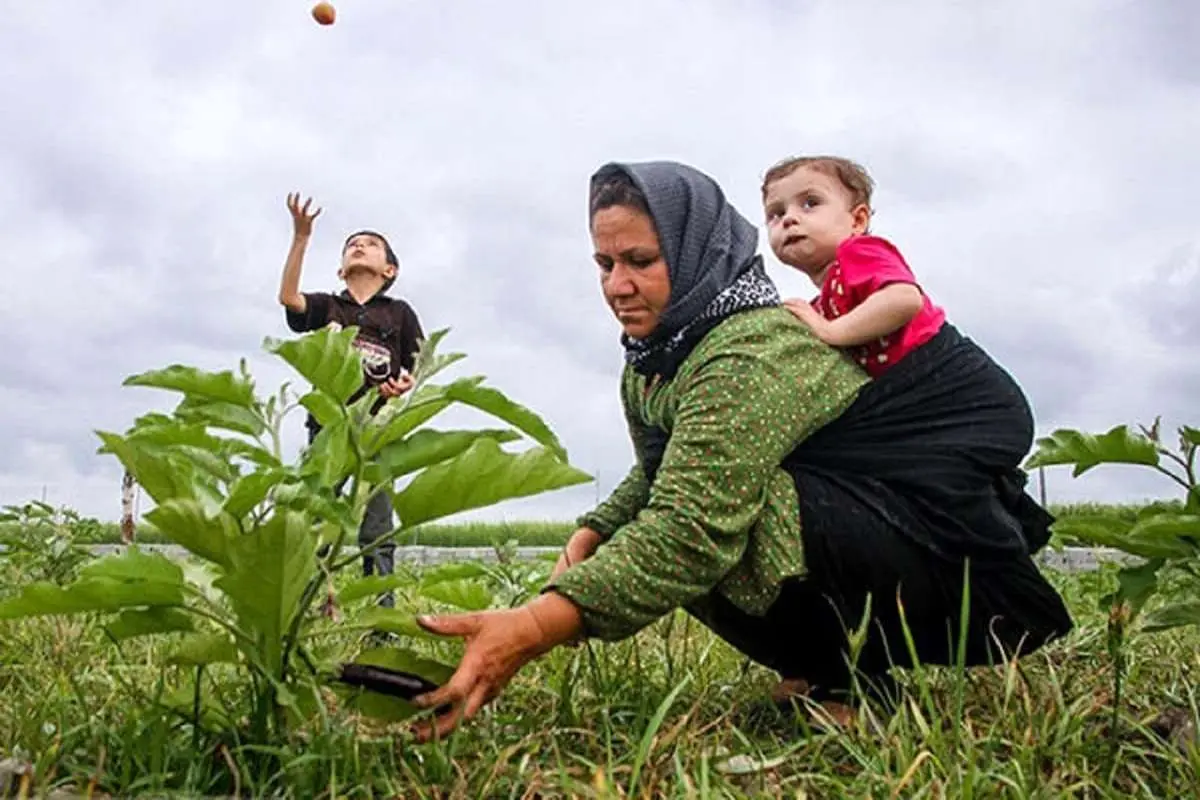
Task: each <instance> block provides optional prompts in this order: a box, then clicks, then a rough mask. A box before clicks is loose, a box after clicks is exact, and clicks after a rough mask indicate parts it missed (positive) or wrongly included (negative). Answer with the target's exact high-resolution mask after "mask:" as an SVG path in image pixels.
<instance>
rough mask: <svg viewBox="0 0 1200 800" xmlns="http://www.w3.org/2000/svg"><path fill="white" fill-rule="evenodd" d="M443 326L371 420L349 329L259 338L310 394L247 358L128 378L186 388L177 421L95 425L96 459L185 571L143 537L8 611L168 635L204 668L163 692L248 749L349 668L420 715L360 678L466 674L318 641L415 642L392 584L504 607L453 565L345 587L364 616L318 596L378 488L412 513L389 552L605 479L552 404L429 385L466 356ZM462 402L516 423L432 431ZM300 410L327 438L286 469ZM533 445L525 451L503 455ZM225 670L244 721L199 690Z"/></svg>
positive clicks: (128, 633)
mask: <svg viewBox="0 0 1200 800" xmlns="http://www.w3.org/2000/svg"><path fill="white" fill-rule="evenodd" d="M445 334H446V331H445V330H442V331H438V332H437V333H434V334H433V335H431V336H430V337H429V338H428V339H427V340H426V341H425V342H424V343H423V345H422V348H421V351H420V353H419V354H418V358H417V364H416V368H415V370H414V379H415V385H414V387H413V389H412V390H411V391H409V392H408V393H407V394H405V395H404V396H402V397H398V398H392V399H390V400H388V401H387V403H386V404H385V405H384V406H383V407H382V408H380V409H379V410H378V411H377V412H376V413H372V408H373V406H374V405H375V404H376V402H377V401H378V399H379V395H378V393H377V391H376V390H374V389H372V390H370V391H368V392H367V393H366V394H365V395H363V396H362V397H361V398H358V399H356V400H355V401H353V402H351V401H350V398H351V396H352V395H353V394H354V392H355V390H356V389H358V388H359V386H360V385H361V381H362V366H361V358H360V356H359V354H358V352H357V351H356V350H355V348H354V347H353V345H352V341H353V339H354V335H355V329H354V328H346V329H344V330H332V329H324V330H320V331H316V332H313V333H310V334H307V335H305V336H302V337H299V338H294V339H289V340H282V341H281V340H274V339H267V340H266V341H265V342H264V347H265V349H266V350H267V351H269V352H270V353H273V354H274V355H276V356H278V357H279V358H281V359H283V360H284V361H285V362H286V363H287V364H288V365H290V367H291V368H292V369H293V370H295V372H296V373H298V374H299V375H300V377H302V378H303V379H304V380H305V381H306V382H307V383H308V384H310V385H311V389H310V391H308V392H307V393H305V394H303V395H302V396H299V397H298V398H295V396H294V395H293V394H292V393H291V392H290V390H289V387H288V384H285V385H284V386H283V387H281V388H280V389H279V391H278V392H276V393H275V394H273V395H270V396H268V397H260V396H259V395H258V394H257V392H256V388H255V383H254V380H253V378H252V376H251V375H250V374H249V372H248V370H247V367H246V363H245V361H244V360H243V361H242V363H241V365H240V368H239V370H238V371H236V372H234V371H223V372H206V371H202V370H199V369H196V368H194V367H190V366H183V365H172V366H168V367H166V368H165V369H159V370H154V371H150V372H145V373H142V374H139V375H135V376H132V377H130V378H128V379H126V380H125V382H124V384H125V385H126V386H136V387H151V388H155V389H159V390H165V391H168V392H173V393H175V394H177V395H179V396H180V400H179V402H178V404H177V405H176V406H175V407H174V409H173V410H172V411H171V412H170V413H158V412H155V413H149V414H146V415H144V416H142V417H140V418H138V419H137V420H136V421H135V422H134V423H133V425H132V426H131V427H130V428H129V429H128V430H126V431H125V432H124V433H120V434H118V433H112V432H107V431H98V432H97V435H98V437H99V439H100V441H101V443H102V445H101V447H100V452H101V453H104V454H107V455H111V456H113V457H115V458H116V459H117V460H119V461H120V463H121V465H122V466H123V468H124V469H125V470H127V471H128V472H129V474H131V475H133V477H134V479H135V480H136V481H137V482H138V484H139V485H140V486H141V487H142V488H143V490H144V491H145V493H146V494H147V495H149V497H150V498H151V499H152V500H153V502H154V508H153V509H152V510H151V511H149V512H148V513H147V514H146V515H145V517H146V520H147V521H148V522H149V523H150V524H152V525H153V526H154V527H155V528H157V529H158V531H160V532H161V534H162V535H163V536H164V537H165V538H166V539H168V540H169V541H171V542H173V543H175V544H177V545H179V546H180V547H182V548H184V549H185V550H186V551H187V552H188V553H189V554H190V556H191V557H192V558H191V559H189V560H187V561H185V562H183V563H180V562H177V561H173V560H171V559H170V558H168V557H166V556H164V555H162V554H158V553H150V552H145V551H143V550H141V549H139V548H138V547H136V546H130V547H128V548H127V549H125V550H124V551H123V552H120V553H117V554H114V555H110V556H107V557H104V558H100V559H96V560H94V561H91V562H90V563H87V564H86V565H84V566H83V567H82V568H81V569H80V570H79V573H78V577H77V579H75V580H74V581H72V582H70V583H69V584H67V585H65V586H64V585H58V584H56V583H53V582H50V581H40V582H35V583H32V584H29V585H26V586H24V587H23V588H22V589H21V590H20V591H19V592H18V593H16V594H15V595H13V596H10V597H8V598H6V599H5V600H3V601H0V618H17V617H29V616H38V615H67V614H84V615H91V616H92V618H94V619H95V620H96V621H97V624H99V625H102V626H103V628H104V630H105V631H106V633H107V634H108V636H109V637H111V638H112V639H113V640H115V641H116V642H123V641H125V640H128V639H132V638H134V637H142V636H164V637H169V638H170V639H171V640H172V643H171V645H169V646H168V647H167V648H166V652H167V656H166V661H167V663H168V664H174V665H182V666H184V667H191V668H194V670H195V679H194V683H193V684H192V685H190V686H188V685H185V686H183V687H180V688H179V689H178V690H177V691H175V692H174V693H172V694H169V695H168V696H166V697H163V698H160V701H161V702H165V703H166V704H167V705H173V706H174V707H176V708H177V710H181V711H183V712H186V713H187V714H188V716H189V717H191V718H192V719H193V721H194V722H195V723H196V724H197V726H200V727H203V726H214V727H216V728H218V729H220V728H225V729H230V728H232V729H233V730H234V732H236V733H237V735H238V738H239V739H240V740H241V741H249V742H272V741H281V740H283V739H284V738H286V737H287V736H288V734H289V732H290V730H292V729H294V727H295V726H296V725H297V724H298V723H299V722H301V721H305V720H310V719H313V718H314V717H315V715H318V714H321V713H322V712H323V709H324V706H323V704H322V701H321V697H322V695H321V691H320V689H321V687H322V686H323V685H326V684H329V683H330V682H331V681H335V680H337V679H339V678H341V679H342V680H343V683H347V682H349V683H354V684H355V687H357V688H353V690H352V691H350V692H349V693H347V691H346V690H345V688H343V691H342V693H343V695H344V696H345V698H346V700H347V702H349V703H351V704H352V705H353V706H354V707H355V708H357V709H358V710H359V711H360V712H362V713H364V714H370V715H374V716H378V717H382V718H385V719H391V720H396V719H401V718H403V717H404V716H406V715H408V714H412V713H415V708H414V707H413V706H411V705H410V704H408V703H407V702H406V700H405V699H404V697H403V695H401V696H397V695H396V694H395V693H394V692H388V691H386V688H387V687H386V686H384V687H382V689H383V691H371V690H370V688H367V689H364V688H362V687H364V686H368V687H370V686H372V685H373V686H375V687H376V688H380V685H379V684H378V683H376V684H370V683H369V682H364V680H362V679H361V676H362V675H363V674H368V675H369V674H372V670H371V668H377V669H376V670H375V671H376V672H379V673H380V674H386V675H387V676H390V677H389V679H390V680H391V681H392V683H393V684H395V683H396V682H397V680H399V681H400V683H403V681H404V680H405V679H404V678H403V676H402V677H401V678H399V679H397V678H395V674H396V673H397V671H398V672H399V673H404V674H408V675H412V676H415V678H416V679H417V681H418V683H419V682H421V681H423V682H424V683H423V684H421V685H428V684H436V683H440V682H442V681H444V680H445V679H446V677H447V676H448V675H449V674H450V672H451V671H452V669H451V667H449V666H448V665H445V664H441V663H438V662H436V661H433V660H431V659H428V658H425V657H422V656H420V655H418V654H417V653H416V652H414V651H412V650H408V649H403V648H399V647H390V646H388V647H383V646H379V647H374V648H373V649H371V650H368V651H366V652H363V653H360V654H359V655H358V658H357V661H356V662H355V663H354V664H351V665H345V664H341V665H339V664H333V663H330V662H329V659H328V654H326V656H321V655H318V653H319V652H320V651H322V648H321V643H322V641H323V640H328V639H329V638H330V635H331V633H332V634H336V633H338V632H341V631H350V630H355V629H358V628H369V629H373V630H376V631H384V632H387V633H390V634H392V635H393V636H396V635H398V636H399V638H401V639H403V638H404V637H405V636H410V637H411V636H420V635H422V634H423V631H422V630H421V629H420V628H419V626H417V625H416V622H415V619H414V617H413V613H412V611H411V609H410V610H405V609H402V608H396V609H388V608H380V607H377V606H374V605H373V604H370V603H364V602H362V601H364V600H368V599H369V598H370V597H372V596H375V595H377V594H378V593H379V592H382V591H389V590H394V589H398V588H401V589H410V590H411V591H412V593H413V594H415V595H417V596H419V597H421V598H424V599H427V600H432V601H435V602H439V603H445V604H449V605H451V606H456V607H459V608H467V609H479V608H486V607H488V606H490V605H491V604H492V596H491V593H490V590H489V589H488V587H487V585H486V583H485V582H484V581H482V580H480V576H481V575H482V573H483V570H482V568H480V567H479V565H473V564H451V565H447V566H446V567H442V568H440V569H437V570H433V571H432V572H430V573H429V574H427V575H426V576H424V577H423V578H422V579H420V580H419V581H417V582H415V583H413V579H412V578H410V577H407V576H405V575H403V574H396V575H391V576H373V577H368V578H359V579H356V580H351V581H349V582H346V581H342V582H340V589H338V590H336V592H335V596H336V600H337V605H338V607H339V608H342V609H355V607H356V605H357V606H358V607H359V609H358V610H355V611H354V613H353V614H352V615H348V616H347V617H346V618H345V619H343V620H340V621H334V620H331V619H330V618H329V616H328V615H327V614H325V613H322V610H321V605H322V602H321V601H326V600H327V599H328V597H329V594H330V592H333V591H334V590H333V589H332V588H331V587H334V586H335V585H339V584H335V582H334V580H333V578H334V576H335V575H336V574H337V573H339V572H340V571H342V570H344V569H345V568H346V567H348V566H351V565H355V564H357V563H358V562H359V559H360V557H361V555H362V551H360V550H359V549H358V548H357V547H354V546H351V543H354V542H355V541H356V532H357V530H358V526H359V523H360V522H361V520H362V517H363V513H364V510H365V508H366V504H367V501H368V499H369V498H370V497H371V496H372V495H373V494H374V493H375V492H377V491H381V490H382V491H387V492H389V493H391V495H392V498H393V502H394V507H395V510H396V514H397V517H398V519H399V523H398V525H397V527H396V529H395V530H393V531H392V532H391V533H390V534H389V536H388V537H384V538H383V539H380V540H378V541H376V542H375V543H373V545H372V546H378V545H379V544H382V543H383V542H384V541H385V540H386V539H387V538H391V537H395V536H397V535H400V534H402V533H404V532H405V531H406V530H407V529H408V528H411V527H412V526H415V525H419V524H421V523H426V522H429V521H431V520H434V519H438V518H442V517H446V516H448V515H451V514H455V513H458V512H461V511H465V510H468V509H474V508H481V507H485V506H488V505H492V504H494V503H497V502H500V501H503V500H507V499H510V498H516V497H523V496H530V495H534V494H538V493H541V492H547V491H551V490H555V489H560V488H564V487H567V486H572V485H575V484H579V483H584V482H587V481H589V480H591V477H590V476H589V475H587V474H586V473H584V472H581V471H580V470H578V469H576V468H575V467H573V466H571V464H570V463H569V461H568V458H567V453H566V451H565V449H564V448H563V446H562V444H561V443H560V442H559V440H558V439H557V437H556V436H555V435H554V433H553V432H552V431H551V430H550V429H549V427H548V426H547V425H546V423H545V422H544V421H543V420H542V419H541V418H540V417H539V416H538V415H537V414H535V413H534V412H532V411H531V410H529V409H528V408H525V407H523V406H521V405H519V404H517V403H515V402H513V401H512V400H510V399H509V398H507V397H506V396H505V395H504V394H502V393H501V392H499V391H498V390H496V389H494V388H490V387H488V386H485V385H484V381H483V378H481V377H469V378H462V379H458V380H453V381H450V382H448V383H444V384H434V383H432V382H431V379H432V378H434V377H435V376H436V375H437V374H438V373H440V372H441V371H442V370H444V369H445V368H446V367H448V366H449V365H451V364H453V363H455V362H456V361H458V360H459V359H461V358H462V357H463V356H462V355H461V354H457V353H452V354H445V355H443V354H439V353H438V352H437V348H438V346H439V344H440V342H441V340H442V339H443V337H444V336H445ZM454 404H461V405H466V406H471V407H474V408H476V409H478V410H480V411H483V412H486V413H487V414H489V415H491V416H492V417H494V418H496V419H497V420H499V421H500V422H502V423H505V426H504V427H496V428H487V429H482V430H436V429H433V428H430V427H428V426H427V423H428V422H429V421H430V420H431V419H433V418H434V417H435V416H437V415H438V414H440V413H441V412H442V411H444V410H445V409H447V408H449V407H451V406H452V405H454ZM298 406H303V407H304V408H305V409H307V410H308V411H309V412H311V413H312V414H313V415H314V416H315V417H316V418H317V420H318V421H319V422H320V423H321V425H322V430H321V432H320V434H319V435H318V436H316V437H315V439H314V441H313V442H312V444H311V446H309V447H308V448H306V449H304V450H303V451H302V452H301V453H300V454H299V455H298V456H297V457H296V458H295V459H293V460H290V461H289V460H288V459H285V457H284V454H283V452H282V448H281V435H280V432H281V426H282V424H283V421H284V419H285V418H286V417H287V415H288V413H289V412H291V411H294V410H296V408H297V407H298ZM522 439H524V440H526V444H528V445H529V446H528V447H526V448H525V449H523V450H521V451H519V452H512V451H510V450H507V449H505V445H508V444H509V443H513V442H517V441H518V440H522ZM398 483H400V484H403V487H402V488H396V487H397V485H398ZM410 584H411V585H410ZM363 607H365V608H363ZM327 649H328V648H326V650H327ZM215 665H221V668H223V669H226V670H230V669H231V670H233V671H234V672H235V673H236V674H240V675H241V676H243V678H244V680H242V681H241V682H240V684H239V685H240V686H242V687H243V688H244V690H245V691H246V693H247V694H248V697H249V704H248V713H243V712H244V711H245V709H241V710H238V711H237V712H236V713H232V712H231V710H230V709H229V708H228V705H226V706H225V707H222V706H221V705H220V704H219V703H217V702H216V701H215V700H214V699H213V698H211V697H210V696H209V694H211V693H206V692H204V691H202V686H203V684H202V681H201V678H202V676H203V671H204V669H206V668H210V667H214V666H215ZM364 671H365V672H364ZM346 676H350V677H351V678H353V679H354V680H351V681H347V680H346Z"/></svg>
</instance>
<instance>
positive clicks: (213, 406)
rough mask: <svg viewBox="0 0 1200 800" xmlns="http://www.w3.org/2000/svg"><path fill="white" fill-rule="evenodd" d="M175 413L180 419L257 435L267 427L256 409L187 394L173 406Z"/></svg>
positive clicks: (248, 434)
mask: <svg viewBox="0 0 1200 800" xmlns="http://www.w3.org/2000/svg"><path fill="white" fill-rule="evenodd" d="M175 415H176V416H177V417H179V418H180V419H182V420H186V421H187V422H192V423H196V424H201V425H206V426H208V427H210V428H221V429H222V430H227V431H234V432H236V433H244V434H246V435H247V436H258V435H259V434H261V433H262V432H263V431H265V430H266V429H267V425H266V423H265V422H263V419H262V417H261V416H260V415H259V413H258V411H257V410H255V409H252V408H245V407H243V406H239V405H236V404H234V403H224V402H221V401H220V400H205V399H203V398H197V397H193V396H191V395H187V396H185V397H184V398H183V400H181V401H180V402H179V405H177V406H175Z"/></svg>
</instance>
